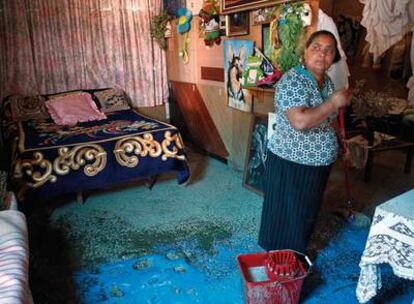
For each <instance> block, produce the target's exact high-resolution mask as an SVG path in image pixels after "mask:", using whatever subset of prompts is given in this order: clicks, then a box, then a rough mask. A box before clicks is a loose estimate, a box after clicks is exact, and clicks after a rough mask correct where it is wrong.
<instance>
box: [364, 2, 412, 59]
mask: <svg viewBox="0 0 414 304" xmlns="http://www.w3.org/2000/svg"><path fill="white" fill-rule="evenodd" d="M359 2H361V3H362V4H364V9H363V11H362V20H361V24H362V25H363V26H364V27H365V28H366V29H367V36H366V38H365V40H366V41H368V42H369V52H370V53H372V54H373V56H374V60H375V59H377V58H378V57H379V56H381V55H382V54H383V53H384V52H385V51H386V50H388V49H389V48H390V47H391V46H392V45H393V44H395V43H396V42H398V41H399V40H401V38H402V37H403V36H404V35H405V34H406V33H408V32H409V31H410V29H411V27H412V26H413V24H414V1H413V0H359Z"/></svg>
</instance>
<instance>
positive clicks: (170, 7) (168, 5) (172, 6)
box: [163, 0, 186, 18]
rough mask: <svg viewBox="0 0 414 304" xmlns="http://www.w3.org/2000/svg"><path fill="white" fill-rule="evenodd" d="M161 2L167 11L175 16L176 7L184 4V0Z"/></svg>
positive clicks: (164, 0)
mask: <svg viewBox="0 0 414 304" xmlns="http://www.w3.org/2000/svg"><path fill="white" fill-rule="evenodd" d="M163 4H164V9H165V10H166V11H167V13H168V14H169V15H171V16H172V17H173V18H175V15H176V14H177V11H178V9H179V8H180V7H185V6H186V0H163Z"/></svg>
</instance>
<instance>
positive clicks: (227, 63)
mask: <svg viewBox="0 0 414 304" xmlns="http://www.w3.org/2000/svg"><path fill="white" fill-rule="evenodd" d="M253 50H254V43H253V41H252V40H238V39H237V40H236V39H227V40H224V43H223V52H224V54H223V55H224V56H223V57H224V83H225V87H226V95H227V100H228V106H229V107H232V108H234V109H237V110H240V111H244V112H251V111H252V104H253V96H252V95H251V92H250V91H249V90H246V89H245V88H244V82H243V72H244V70H243V67H246V66H247V64H246V63H247V57H248V56H249V55H252V54H253Z"/></svg>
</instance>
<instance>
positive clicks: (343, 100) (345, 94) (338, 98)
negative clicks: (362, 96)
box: [330, 89, 351, 111]
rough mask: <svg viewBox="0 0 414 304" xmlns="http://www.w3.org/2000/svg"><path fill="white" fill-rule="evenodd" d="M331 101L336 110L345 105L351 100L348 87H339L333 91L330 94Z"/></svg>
mask: <svg viewBox="0 0 414 304" xmlns="http://www.w3.org/2000/svg"><path fill="white" fill-rule="evenodd" d="M330 99H331V102H332V103H333V104H334V106H335V108H336V111H338V110H339V109H340V108H343V107H346V106H348V105H349V104H350V102H351V90H350V89H341V90H338V91H335V92H334V93H333V94H332V96H331V98H330Z"/></svg>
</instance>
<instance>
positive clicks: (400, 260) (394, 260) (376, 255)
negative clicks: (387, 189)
mask: <svg viewBox="0 0 414 304" xmlns="http://www.w3.org/2000/svg"><path fill="white" fill-rule="evenodd" d="M382 263H388V264H389V265H390V266H391V267H392V269H393V272H394V274H395V275H396V276H399V277H401V278H404V279H409V280H414V189H413V190H411V191H409V192H406V193H404V194H402V195H400V196H397V197H395V198H393V199H391V200H389V201H388V202H385V203H383V204H382V205H379V206H378V207H377V208H376V209H375V214H374V218H373V220H372V224H371V228H370V231H369V235H368V239H367V243H366V245H365V250H364V252H363V254H362V257H361V261H360V263H359V267H360V268H361V273H360V276H359V281H358V285H357V289H356V295H357V298H358V301H359V302H360V303H366V302H368V301H369V300H370V299H371V298H372V297H374V296H375V295H376V294H377V291H378V290H379V289H380V288H381V273H380V268H379V264H382ZM413 303H414V302H413Z"/></svg>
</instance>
